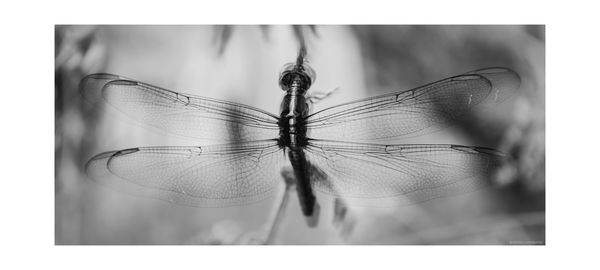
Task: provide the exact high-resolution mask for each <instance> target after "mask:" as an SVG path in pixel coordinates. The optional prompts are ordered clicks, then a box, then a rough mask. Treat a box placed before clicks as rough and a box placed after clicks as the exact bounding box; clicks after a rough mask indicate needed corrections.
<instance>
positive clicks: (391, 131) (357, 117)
mask: <svg viewBox="0 0 600 270" xmlns="http://www.w3.org/2000/svg"><path fill="white" fill-rule="evenodd" d="M520 81H521V80H520V78H519V75H518V74H517V73H515V72H514V71H512V70H510V69H507V68H486V69H480V70H476V71H472V72H469V73H467V74H463V75H459V76H454V77H451V78H448V79H444V80H441V81H438V82H434V83H431V84H427V85H424V86H421V87H418V88H415V89H411V90H407V91H402V92H396V93H391V94H387V95H383V96H378V97H373V98H367V99H363V100H358V101H354V102H350V103H345V104H341V105H338V106H334V107H330V108H328V109H324V110H322V111H319V112H316V113H314V114H312V115H310V116H308V117H307V119H306V123H307V127H308V129H309V130H310V133H309V136H310V137H311V138H315V139H324V140H341V141H372V140H385V139H391V138H403V137H404V138H407V137H414V136H418V135H423V134H427V133H430V132H432V131H435V130H438V129H440V128H442V127H444V126H447V125H449V124H451V123H452V122H453V121H456V120H461V118H463V117H465V116H466V115H467V113H468V112H469V111H470V110H471V109H472V108H473V107H474V106H476V105H478V104H482V103H490V102H501V101H503V100H505V99H507V98H508V97H510V96H512V95H513V94H514V92H515V91H516V90H517V89H518V88H519V85H520Z"/></svg>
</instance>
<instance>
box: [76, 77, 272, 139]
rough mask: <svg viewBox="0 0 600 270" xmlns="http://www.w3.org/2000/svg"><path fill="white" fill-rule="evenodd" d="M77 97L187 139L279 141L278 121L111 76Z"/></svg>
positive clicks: (89, 82)
mask: <svg viewBox="0 0 600 270" xmlns="http://www.w3.org/2000/svg"><path fill="white" fill-rule="evenodd" d="M80 91H81V93H82V94H83V96H84V97H85V99H86V100H88V101H90V102H92V103H99V102H106V103H107V104H109V105H111V106H112V107H114V108H116V109H117V110H119V111H120V112H122V113H124V114H125V115H127V116H129V117H130V118H133V119H134V120H136V121H137V122H140V123H142V124H146V125H149V126H153V127H155V128H158V129H160V130H162V131H164V132H166V133H168V134H174V135H178V136H181V137H187V138H191V139H206V140H216V141H254V140H266V139H274V138H277V137H278V132H279V126H278V124H277V122H278V117H277V116H275V115H273V114H270V113H268V112H265V111H263V110H260V109H257V108H253V107H251V106H247V105H243V104H238V103H234V102H227V101H222V100H217V99H210V98H204V97H198V96H193V95H188V94H182V93H177V92H174V91H171V90H167V89H163V88H160V87H156V86H153V85H150V84H146V83H142V82H139V81H135V80H130V79H127V78H125V77H121V76H117V75H112V74H92V75H89V76H87V77H86V78H84V79H83V80H82V83H81V86H80Z"/></svg>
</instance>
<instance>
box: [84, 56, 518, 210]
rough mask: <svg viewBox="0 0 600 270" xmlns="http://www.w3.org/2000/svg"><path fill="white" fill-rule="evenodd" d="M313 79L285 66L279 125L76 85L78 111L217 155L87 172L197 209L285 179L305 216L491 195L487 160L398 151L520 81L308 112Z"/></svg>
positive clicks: (227, 110) (444, 147)
mask: <svg viewBox="0 0 600 270" xmlns="http://www.w3.org/2000/svg"><path fill="white" fill-rule="evenodd" d="M315 75H316V73H315V71H314V70H313V69H312V68H311V67H310V65H308V63H306V62H304V61H300V60H297V61H295V62H292V63H289V64H287V65H285V66H284V68H283V70H282V71H281V72H280V75H279V86H280V88H281V89H282V90H283V91H284V92H285V95H284V97H283V99H282V102H281V107H280V113H279V115H275V114H272V113H269V112H267V111H264V110H261V109H258V108H254V107H251V106H248V105H244V104H240V103H234V102H229V101H224V100H218V99H213V98H207V97H200V96H195V95H189V94H185V93H181V92H176V91H172V90H168V89H164V88H161V87H157V86H153V85H150V84H147V83H144V82H141V81H137V80H134V79H130V78H126V77H123V76H119V75H114V74H107V73H98V74H91V75H88V76H86V77H85V78H84V79H83V80H82V81H81V84H80V91H81V93H82V94H83V96H84V98H85V99H87V100H89V101H91V102H94V103H98V102H102V103H104V104H108V105H110V106H111V107H114V108H116V109H117V110H118V111H120V112H122V113H124V114H125V115H127V116H129V117H130V118H132V119H134V120H136V121H138V122H140V123H143V124H146V125H149V126H152V127H154V128H158V129H160V130H162V131H164V132H166V133H168V134H172V135H177V136H182V137H186V138H190V139H198V140H205V139H213V140H221V141H222V143H220V144H209V145H188V146H148V147H133V148H128V149H121V150H114V151H108V152H103V153H100V154H97V155H96V156H94V157H92V158H91V159H90V160H89V161H88V162H87V164H86V165H85V171H86V173H87V174H88V175H90V176H91V178H92V179H94V180H96V181H97V182H99V183H101V184H104V185H107V186H109V187H114V188H116V189H119V190H124V191H126V192H128V193H132V194H135V195H138V194H139V195H141V196H147V197H151V198H157V199H161V200H166V201H169V202H172V203H175V204H181V205H188V206H196V207H226V206H236V205H237V206H239V205H245V204H250V203H253V202H258V201H261V200H264V199H266V198H269V197H271V196H273V195H274V194H275V193H276V191H277V190H278V188H277V187H278V186H279V185H280V184H281V183H282V182H283V181H282V174H283V173H284V172H286V171H287V172H288V173H289V174H288V177H286V179H290V178H292V179H294V180H295V186H296V193H297V194H298V198H299V202H300V205H301V209H302V212H303V214H304V215H305V216H311V215H313V213H314V212H315V211H314V210H315V202H316V196H315V194H323V196H325V197H330V198H343V199H344V200H346V201H347V202H349V203H352V202H354V203H357V204H361V203H373V204H374V205H377V204H379V203H384V202H390V201H391V202H393V204H394V205H409V204H416V203H420V202H424V201H428V200H432V199H436V198H439V197H447V196H451V195H454V194H461V193H465V192H470V191H475V190H478V189H480V188H483V187H486V186H488V185H489V181H486V180H484V179H485V177H484V176H486V175H487V174H488V173H489V172H490V171H491V170H493V169H494V168H497V167H498V166H500V164H501V163H502V162H503V159H504V156H503V154H502V153H501V152H499V151H497V150H494V149H492V148H487V147H478V146H464V145H453V144H398V143H397V140H402V139H404V138H412V137H415V136H420V135H425V134H429V133H432V132H435V131H438V130H440V129H443V128H445V127H447V126H449V125H452V123H454V122H456V121H461V120H464V119H466V118H467V117H468V115H469V113H470V112H471V111H472V110H473V109H474V108H475V107H476V106H482V104H486V103H490V102H491V103H493V102H499V101H502V100H503V99H505V98H506V97H507V96H510V95H511V92H513V91H514V90H515V89H518V87H519V85H520V77H519V75H518V74H517V73H516V72H514V71H513V70H511V69H509V68H501V67H494V68H484V69H479V70H475V71H471V72H467V73H464V74H460V75H456V76H453V77H449V78H446V79H443V80H439V81H436V82H433V83H429V84H426V85H423V86H420V87H417V88H413V89H409V90H405V91H399V92H394V93H389V94H384V95H380V96H375V97H370V98H366V99H360V100H357V101H353V102H348V103H344V104H340V105H337V106H333V107H329V108H326V109H323V110H319V111H316V112H313V111H312V109H311V107H312V103H313V102H312V99H311V95H309V94H308V89H309V88H310V87H311V85H312V84H313V83H314V82H315V78H316V76H315ZM390 141H393V142H392V143H390Z"/></svg>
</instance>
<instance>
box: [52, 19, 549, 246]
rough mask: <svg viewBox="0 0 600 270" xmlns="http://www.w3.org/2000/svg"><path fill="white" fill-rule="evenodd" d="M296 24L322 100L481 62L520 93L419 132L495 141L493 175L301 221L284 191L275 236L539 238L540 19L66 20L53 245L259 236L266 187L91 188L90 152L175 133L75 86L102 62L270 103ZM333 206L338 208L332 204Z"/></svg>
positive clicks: (167, 140)
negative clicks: (167, 197)
mask: <svg viewBox="0 0 600 270" xmlns="http://www.w3.org/2000/svg"><path fill="white" fill-rule="evenodd" d="M299 31H301V32H302V33H304V38H305V40H306V43H307V49H308V60H309V64H310V65H311V66H312V67H313V68H314V69H315V71H316V73H317V80H316V82H315V83H314V84H313V86H312V87H311V90H314V91H321V92H326V91H330V90H332V89H335V88H338V87H339V90H338V91H336V92H335V94H334V95H332V96H331V97H328V98H327V99H325V100H323V101H321V102H319V103H318V104H317V105H316V106H315V109H316V110H319V109H323V108H326V107H328V106H332V105H335V104H339V103H342V102H347V101H352V100H354V99H357V98H364V97H368V96H373V95H378V94H384V93H389V92H394V91H399V90H403V89H410V88H413V87H417V86H420V85H423V84H426V83H430V82H433V81H437V80H440V79H443V78H446V77H449V76H453V75H457V74H461V73H464V72H467V71H471V70H474V69H479V68H483V67H490V66H503V67H509V68H511V69H513V70H515V71H516V72H517V73H519V75H520V76H521V79H522V84H521V88H520V91H519V93H518V94H517V95H515V96H514V97H512V98H511V99H509V100H507V101H506V102H504V103H502V104H499V105H498V106H496V107H495V108H494V109H493V112H490V113H482V114H477V115H472V116H470V117H469V120H468V121H463V122H461V123H460V124H459V125H458V126H457V127H455V128H452V129H448V130H447V131H444V132H440V133H435V134H432V135H431V136H426V137H424V138H419V139H418V140H421V141H416V142H421V143H455V144H466V145H478V146H487V147H493V148H496V149H499V150H501V151H503V152H505V153H507V155H508V156H509V161H508V162H507V163H506V164H505V165H504V166H502V167H501V168H500V169H499V170H498V171H496V172H493V177H491V179H490V181H493V183H494V185H493V186H494V187H493V188H490V189H486V190H482V191H478V192H474V193H469V194H464V195H460V196H454V197H451V198H442V199H437V200H433V201H429V202H426V203H422V204H418V205H413V206H407V207H402V208H400V209H369V208H362V209H361V208H356V209H355V208H349V209H347V210H346V211H347V212H346V215H345V219H344V220H343V221H341V222H332V221H333V220H334V219H335V218H334V216H335V215H334V212H335V211H334V210H335V206H334V205H333V204H323V205H321V208H322V209H321V216H320V222H319V225H318V226H317V227H316V228H309V227H308V226H306V223H305V221H304V220H303V219H304V218H303V216H302V214H301V211H300V207H299V205H298V202H297V198H296V197H295V195H294V194H292V195H291V198H290V200H289V205H288V208H287V210H286V213H285V216H284V218H283V220H282V221H281V224H280V230H279V231H278V233H277V237H276V238H275V240H274V242H273V243H275V244H544V243H545V183H544V180H545V175H544V171H545V134H544V130H545V127H544V125H545V74H544V70H545V29H544V26H534V25H529V26H519V25H510V26H500V25H494V26H491V25H487V26H453V25H444V26H435V25H428V26H392V25H389V26H379V25H377V26H375V25H372V26H371V25H369V26H334V25H327V26H299V27H292V26H287V25H280V26H249V25H244V26H116V25H111V26H68V25H60V26H56V27H55V109H56V110H55V114H56V129H55V132H56V148H55V155H56V159H55V160H56V163H55V166H56V168H55V173H56V176H55V241H56V244H252V243H260V242H261V241H260V239H264V238H265V237H266V235H267V234H268V228H269V226H268V221H269V220H270V219H271V218H272V215H273V209H275V208H276V205H277V198H273V199H267V200H265V201H261V202H259V203H256V204H252V205H247V206H240V207H228V208H192V207H186V206H179V205H173V204H169V203H166V202H163V201H158V200H154V199H148V198H140V197H134V196H130V195H127V194H123V193H120V192H116V191H114V190H111V189H107V188H104V187H102V186H99V185H98V184H96V183H95V182H93V181H92V180H90V179H89V178H88V177H87V176H86V175H85V174H84V173H83V165H84V164H85V162H86V161H87V160H88V159H89V158H91V157H92V156H94V155H95V154H97V153H100V152H103V151H108V150H115V149H123V148H130V147H136V146H150V145H165V144H173V145H177V144H181V145H190V144H192V145H194V144H197V145H206V144H211V143H212V142H208V141H207V142H198V141H194V142H190V141H184V140H183V139H181V140H182V141H179V140H180V139H179V138H171V137H168V136H166V135H165V134H162V133H160V132H156V131H155V130H153V129H148V128H147V127H144V126H143V125H140V124H139V123H136V122H134V121H132V120H129V119H128V118H127V117H125V116H123V115H120V114H119V113H118V112H114V111H110V110H105V109H103V108H98V107H93V106H91V105H90V104H88V103H86V102H85V101H84V100H83V98H82V97H81V95H80V94H79V93H78V84H79V82H80V80H81V79H82V78H83V77H84V76H85V75H87V74H90V73H97V72H107V73H113V74H119V75H122V76H126V77H129V78H134V79H137V80H140V81H143V82H147V83H150V84H153V85H157V86H161V87H164V88H167V89H171V90H175V91H179V92H184V93H189V94H194V95H200V96H206V97H211V98H217V99H224V100H229V101H235V102H241V103H244V104H248V105H251V106H255V107H258V108H261V109H263V110H267V111H269V112H271V113H274V114H278V109H279V104H280V102H281V98H282V96H283V92H281V90H280V89H279V87H278V81H277V80H278V75H279V71H280V70H281V67H282V66H283V65H284V64H285V63H288V62H293V61H294V60H295V57H296V55H297V52H298V47H299V46H298V37H299V36H298V33H299ZM338 213H339V212H338Z"/></svg>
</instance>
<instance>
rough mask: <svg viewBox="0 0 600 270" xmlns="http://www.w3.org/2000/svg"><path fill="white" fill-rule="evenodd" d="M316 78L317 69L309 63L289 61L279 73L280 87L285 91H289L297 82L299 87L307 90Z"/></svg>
mask: <svg viewBox="0 0 600 270" xmlns="http://www.w3.org/2000/svg"><path fill="white" fill-rule="evenodd" d="M316 79H317V75H316V73H315V71H314V70H313V69H312V68H311V67H310V66H309V65H308V64H306V63H304V64H302V65H297V64H296V63H288V64H285V65H284V66H283V70H282V71H281V73H279V87H281V89H282V90H284V91H288V90H289V89H290V88H292V85H294V84H296V86H297V87H299V88H300V89H303V90H304V91H306V90H308V88H310V86H311V85H312V83H314V82H315V80H316Z"/></svg>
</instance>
